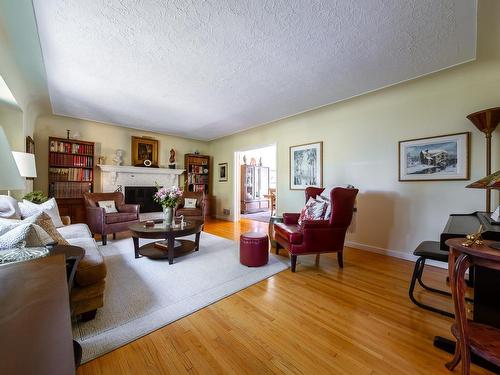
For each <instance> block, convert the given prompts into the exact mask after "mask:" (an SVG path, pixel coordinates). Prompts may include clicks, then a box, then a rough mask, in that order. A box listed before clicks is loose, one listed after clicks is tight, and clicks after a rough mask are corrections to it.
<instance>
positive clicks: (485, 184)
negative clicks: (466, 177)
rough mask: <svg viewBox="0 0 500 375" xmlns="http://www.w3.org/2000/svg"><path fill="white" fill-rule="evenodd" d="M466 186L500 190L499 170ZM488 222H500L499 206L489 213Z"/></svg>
mask: <svg viewBox="0 0 500 375" xmlns="http://www.w3.org/2000/svg"><path fill="white" fill-rule="evenodd" d="M466 187H468V188H475V189H488V191H489V190H491V189H497V190H500V171H496V172H495V173H492V174H490V175H488V176H486V177H483V178H482V179H480V180H477V181H476V182H473V183H472V184H469V185H467V186H466ZM490 222H491V223H492V224H500V206H498V207H497V209H496V210H495V211H494V212H493V213H492V214H491V216H490Z"/></svg>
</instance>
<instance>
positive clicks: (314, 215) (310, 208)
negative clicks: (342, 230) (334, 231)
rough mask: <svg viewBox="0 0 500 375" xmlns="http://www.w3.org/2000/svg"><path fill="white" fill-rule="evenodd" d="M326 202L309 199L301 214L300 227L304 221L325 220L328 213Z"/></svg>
mask: <svg viewBox="0 0 500 375" xmlns="http://www.w3.org/2000/svg"><path fill="white" fill-rule="evenodd" d="M326 206H327V204H326V202H325V201H318V200H316V199H314V198H312V197H311V198H309V200H308V201H307V203H306V205H305V206H304V208H303V209H302V211H301V212H300V217H299V225H301V224H302V222H303V221H304V220H323V218H324V216H325V211H326Z"/></svg>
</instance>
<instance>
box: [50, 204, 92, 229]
mask: <svg viewBox="0 0 500 375" xmlns="http://www.w3.org/2000/svg"><path fill="white" fill-rule="evenodd" d="M56 201H57V207H58V208H59V214H60V215H61V216H69V217H70V218H71V223H73V224H74V223H86V222H87V212H86V209H85V202H84V201H83V198H56Z"/></svg>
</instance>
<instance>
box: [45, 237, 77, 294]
mask: <svg viewBox="0 0 500 375" xmlns="http://www.w3.org/2000/svg"><path fill="white" fill-rule="evenodd" d="M56 254H63V255H64V257H65V259H66V277H67V280H68V290H69V293H70V294H71V289H72V288H73V282H74V280H75V273H76V269H77V267H78V263H80V260H82V258H83V256H84V255H85V250H83V249H82V248H81V247H79V246H73V245H56V246H54V247H53V248H51V249H50V255H56Z"/></svg>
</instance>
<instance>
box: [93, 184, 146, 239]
mask: <svg viewBox="0 0 500 375" xmlns="http://www.w3.org/2000/svg"><path fill="white" fill-rule="evenodd" d="M83 198H84V200H85V206H86V209H87V224H88V226H89V228H90V231H91V232H92V234H95V233H98V234H100V235H101V237H102V244H103V245H106V243H107V238H108V234H111V233H113V237H114V236H115V233H117V232H123V231H125V230H128V227H129V226H130V225H131V224H134V223H137V222H139V205H138V204H125V197H124V196H123V194H122V193H120V192H114V193H83ZM99 201H115V206H116V210H117V211H118V212H114V213H108V214H107V213H106V211H104V208H102V207H99V205H98V204H97V202H99Z"/></svg>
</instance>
